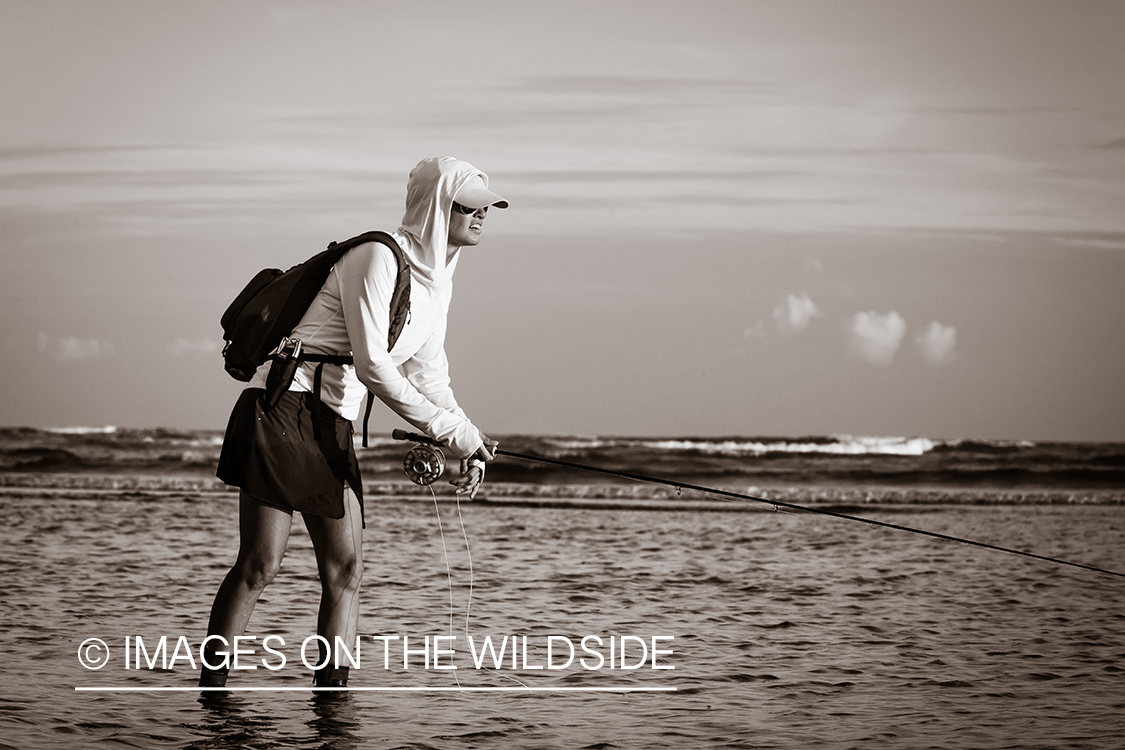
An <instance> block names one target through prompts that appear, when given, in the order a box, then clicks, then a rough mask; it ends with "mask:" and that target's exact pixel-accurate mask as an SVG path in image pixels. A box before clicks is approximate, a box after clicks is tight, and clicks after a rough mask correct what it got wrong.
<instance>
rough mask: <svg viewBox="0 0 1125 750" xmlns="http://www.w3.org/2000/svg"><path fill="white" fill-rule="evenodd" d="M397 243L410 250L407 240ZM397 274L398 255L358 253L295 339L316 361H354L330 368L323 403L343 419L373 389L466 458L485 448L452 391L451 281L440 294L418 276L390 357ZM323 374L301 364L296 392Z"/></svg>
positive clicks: (348, 256)
mask: <svg viewBox="0 0 1125 750" xmlns="http://www.w3.org/2000/svg"><path fill="white" fill-rule="evenodd" d="M392 236H394V237H395V239H396V240H398V242H399V245H400V246H403V247H406V246H407V243H408V241H407V240H405V239H404V238H403V237H402V235H401V234H400V233H397V232H396V233H394V234H393V235H392ZM397 272H398V263H397V261H396V260H395V256H394V253H393V252H392V251H391V250H390V248H388V247H386V246H385V245H383V244H382V243H378V242H371V243H367V244H364V245H359V246H357V247H355V248H352V249H351V250H349V251H348V252H347V253H345V254H344V256H343V257H342V258H341V259H340V260H339V261H338V262H337V263H336V265H335V266H333V267H332V270H331V272H330V273H329V274H328V280H327V281H326V282H325V284H324V286H323V287H322V288H321V290H320V293H319V294H317V296H316V298H315V299H314V300H313V302H312V304H311V305H310V306H309V309H308V312H306V313H305V315H304V317H303V318H301V322H300V323H299V324H298V325H297V327H296V328H295V329H293V334H292V335H293V336H294V337H296V338H298V339H300V340H301V342H302V343H303V346H304V349H305V351H307V352H309V353H317V354H334V355H347V354H351V355H352V357H353V358H354V360H355V365H354V366H353V365H331V364H326V365H324V370H323V374H322V380H321V390H320V398H321V401H322V402H323V403H324V404H325V405H326V406H328V407H329V408H331V409H333V410H334V411H336V412H337V413H338V414H339V415H340V416H342V417H344V418H345V419H350V420H354V419H356V418H357V417H358V416H359V411H360V404H361V403H362V402H363V400H364V397H365V395H366V391H367V390H368V389H370V390H371V392H372V393H374V394H375V395H376V396H377V397H378V398H379V399H380V400H381V401H382V402H383V403H385V404H386V405H387V406H389V407H390V408H391V409H392V410H394V411H395V412H396V413H397V414H398V415H399V416H401V417H402V418H403V419H405V420H406V421H407V422H409V423H410V424H411V425H413V426H414V427H415V428H416V429H418V430H421V431H422V432H424V433H425V434H427V435H429V436H430V437H432V438H434V439H435V440H438V441H441V442H443V443H445V444H446V445H448V446H449V448H450V450H451V452H452V453H454V454H455V455H456V456H457V457H459V458H464V457H467V456H469V455H471V454H472V453H474V452H475V451H476V450H477V448H479V447H480V446H481V445H482V443H483V440H482V439H481V435H480V432H479V431H478V430H477V428H476V427H474V426H473V424H472V423H471V422H470V421H469V419H468V418H467V417H466V416H465V412H464V411H463V410H462V409H461V408H460V407H459V406H458V405H457V400H456V399H455V398H454V396H453V390H452V388H451V387H450V380H449V363H448V360H447V359H446V356H445V329H446V315H447V313H448V312H449V301H450V299H451V298H452V295H453V285H452V281H450V282H449V283H446V284H444V285H443V286H442V287H441V288H440V289H435V288H433V287H432V286H429V285H427V284H426V283H424V281H423V280H421V279H419V278H418V277H417V276H416V275H415V276H414V277H413V278H412V279H411V282H412V283H411V285H410V315H409V316H408V318H407V323H406V325H405V326H404V327H403V329H402V333H401V334H400V335H399V338H398V341H396V342H395V345H394V348H393V349H392V350H391V351H390V352H388V351H387V329H388V327H389V325H390V312H389V310H390V302H391V295H392V294H393V293H394V282H395V275H396V274H397ZM270 364H271V363H270V362H266V363H265V364H264V365H262V366H261V367H259V368H258V371H257V372H256V373H255V374H254V378H253V379H252V380H251V381H250V385H249V386H248V387H251V388H264V387H265V383H266V375H267V374H268V373H269V366H270ZM316 366H317V365H316V363H314V362H304V363H302V364H301V366H300V367H299V368H298V370H297V374H296V376H295V377H294V378H293V383H292V385H290V387H289V390H291V391H308V392H311V391H312V390H313V377H314V373H315V370H316Z"/></svg>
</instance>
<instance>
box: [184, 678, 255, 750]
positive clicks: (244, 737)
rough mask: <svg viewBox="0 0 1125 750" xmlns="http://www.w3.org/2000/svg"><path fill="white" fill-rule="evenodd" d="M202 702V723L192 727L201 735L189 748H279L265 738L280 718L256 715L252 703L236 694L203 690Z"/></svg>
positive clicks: (200, 700)
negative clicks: (251, 706) (253, 712)
mask: <svg viewBox="0 0 1125 750" xmlns="http://www.w3.org/2000/svg"><path fill="white" fill-rule="evenodd" d="M199 705H200V706H201V707H202V708H203V715H202V717H201V720H200V723H199V725H198V726H197V727H194V728H193V729H194V732H193V734H199V735H202V736H201V737H200V739H198V740H196V741H194V742H192V743H190V744H188V745H186V746H185V748H186V749H187V750H224V749H225V748H231V749H232V750H234V748H266V747H276V743H275V742H272V741H269V740H266V739H264V738H265V737H268V736H270V735H273V734H274V730H275V729H276V724H277V719H276V718H274V717H272V716H266V715H253V714H252V713H250V710H249V708H250V707H249V704H248V703H247V702H246V700H245V699H244V698H242V697H241V696H239V695H238V694H237V693H229V692H219V691H207V692H204V693H200V695H199Z"/></svg>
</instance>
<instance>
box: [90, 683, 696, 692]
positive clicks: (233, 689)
mask: <svg viewBox="0 0 1125 750" xmlns="http://www.w3.org/2000/svg"><path fill="white" fill-rule="evenodd" d="M74 689H75V690H76V691H80V692H99V693H154V692H159V693H208V692H219V693H288V692H296V691H299V692H305V693H307V692H310V691H311V692H341V693H346V692H353V693H355V692H382V693H396V692H399V693H439V692H452V693H460V692H491V693H499V692H517V693H518V692H527V691H531V692H537V693H563V692H568V693H646V692H647V693H669V692H676V690H677V688H674V687H322V688H317V687H313V686H311V685H309V686H306V687H76V688H74Z"/></svg>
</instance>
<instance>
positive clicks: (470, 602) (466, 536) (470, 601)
mask: <svg viewBox="0 0 1125 750" xmlns="http://www.w3.org/2000/svg"><path fill="white" fill-rule="evenodd" d="M426 488H427V489H428V490H429V491H430V497H432V498H433V499H434V513H435V514H437V522H438V532H439V534H440V536H441V552H442V555H444V557H445V575H446V579H447V580H448V582H449V637H450V638H452V637H453V617H454V612H455V611H456V610H455V607H454V604H453V572H452V570H451V568H450V565H449V550H448V549H447V548H446V546H445V529H444V528H443V527H442V523H441V509H440V508H439V507H438V501H437V495H436V494H435V493H434V488H433V487H432V486H431V485H429V484H427V485H426ZM456 503H457V519H458V520H459V521H460V523H461V536H462V537H464V539H465V554H466V556H467V557H468V559H469V598H468V601H467V602H466V603H465V640H466V641H468V639H469V637H470V636H469V610H470V609H471V608H472V606H473V553H472V552H471V551H470V549H469V534H468V532H467V531H465V519H464V517H463V516H462V515H461V498H460V497H459V496H458V497H457V498H456ZM515 647H516V644H515V641H514V640H513V642H512V648H513V649H514V648H515ZM483 654H484V644H483V643H482V644H481V655H482V657H483ZM481 668H482V669H484V670H485V671H486V672H491V673H492V674H495V675H499V676H500V677H503V678H505V679H507V680H511V681H512V682H514V683H516V684H517V685H522V686H523V687H528V686H527V685H525V684H524V683H522V682H520V681H519V680H517V679H516V678H515V677H512V676H511V675H506V674H504V673H503V672H497V671H495V670H493V669H490V668H489V667H486V666H483V663H482V666H481ZM452 671H453V681H454V682H456V683H457V687H459V688H460V687H461V681H460V680H459V679H457V670H452ZM462 689H463V688H462Z"/></svg>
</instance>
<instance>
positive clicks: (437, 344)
mask: <svg viewBox="0 0 1125 750" xmlns="http://www.w3.org/2000/svg"><path fill="white" fill-rule="evenodd" d="M445 329H446V318H445V316H444V315H443V316H442V319H441V322H440V323H439V324H438V326H437V328H436V329H435V330H434V332H433V333H432V334H431V335H430V337H429V338H428V339H427V340H426V343H425V344H423V345H422V348H421V349H419V350H418V352H417V353H416V354H415V355H414V356H413V357H411V358H410V359H408V360H407V361H406V362H403V364H402V371H403V373H404V374H405V375H406V378H407V379H408V380H409V381H410V382H411V383H412V384H413V385H414V387H415V388H417V389H418V391H419V392H421V394H422V395H423V396H425V397H426V398H427V399H428V400H429V401H430V402H431V403H433V404H436V405H437V406H440V407H441V408H443V409H446V410H447V411H450V412H452V413H453V414H456V415H457V416H460V417H464V416H465V412H464V410H463V409H461V407H460V406H458V405H457V399H456V398H455V397H454V395H453V388H452V386H451V384H450V379H449V360H448V359H447V358H446V356H445Z"/></svg>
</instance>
